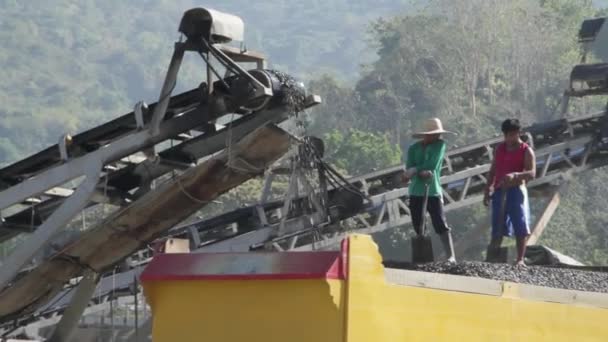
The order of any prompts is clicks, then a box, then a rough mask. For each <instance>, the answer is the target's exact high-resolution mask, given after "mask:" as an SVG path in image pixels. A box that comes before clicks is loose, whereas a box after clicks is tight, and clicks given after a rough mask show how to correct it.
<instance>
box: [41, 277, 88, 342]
mask: <svg viewBox="0 0 608 342" xmlns="http://www.w3.org/2000/svg"><path fill="white" fill-rule="evenodd" d="M98 281H99V274H98V273H96V272H94V271H92V270H88V271H86V272H85V274H84V275H83V277H82V279H81V280H80V283H79V284H78V288H77V289H76V293H75V294H74V297H72V300H71V301H70V305H69V306H68V308H67V309H66V310H65V311H64V312H63V316H62V317H61V320H60V321H59V323H58V324H57V326H56V327H55V331H53V335H52V336H51V338H50V339H49V342H62V341H68V340H69V338H70V336H71V335H72V333H73V332H74V329H75V328H76V327H77V326H78V321H79V320H80V317H81V316H82V314H83V313H84V310H85V309H86V308H87V305H88V304H89V300H90V299H91V297H92V296H93V294H94V293H95V288H96V286H97V282H98Z"/></svg>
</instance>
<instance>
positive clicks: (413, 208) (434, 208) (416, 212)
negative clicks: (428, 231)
mask: <svg viewBox="0 0 608 342" xmlns="http://www.w3.org/2000/svg"><path fill="white" fill-rule="evenodd" d="M423 205H424V197H423V196H410V215H412V224H413V225H414V230H415V231H416V234H418V235H420V233H421V231H422V229H421V228H422V207H423ZM426 210H427V212H428V213H429V215H430V216H431V222H433V228H435V232H436V233H437V234H443V233H445V232H447V231H449V230H450V227H448V222H447V221H446V218H445V212H444V211H443V201H442V198H441V197H439V196H430V197H429V199H428V203H427V206H426Z"/></svg>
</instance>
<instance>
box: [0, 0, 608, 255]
mask: <svg viewBox="0 0 608 342" xmlns="http://www.w3.org/2000/svg"><path fill="white" fill-rule="evenodd" d="M603 5H604V4H603V3H602V2H599V1H592V0H577V1H571V0H511V1H500V0H425V1H423V0H376V1H370V0H326V1H317V0H312V1H304V2H296V1H285V0H268V1H262V2H245V3H244V2H243V1H238V0H226V1H222V2H212V1H194V0H173V1H169V0H139V1H118V0H104V1H101V0H79V1H76V0H52V1H42V0H30V1H18V0H0V18H1V20H0V26H1V28H2V29H1V30H0V37H1V38H0V41H2V42H3V44H2V46H1V47H0V65H1V66H2V68H0V77H1V78H2V80H3V82H2V84H0V101H1V103H2V107H1V108H0V117H1V118H2V119H1V120H0V163H2V164H6V163H9V162H12V161H15V160H17V159H19V158H22V157H24V156H25V155H27V154H29V153H32V152H35V151H37V150H39V149H41V148H43V147H45V146H47V145H48V144H51V143H54V142H55V141H56V140H57V139H58V138H59V136H60V135H61V134H63V133H65V132H69V133H74V132H77V131H80V130H82V129H85V128H89V127H93V126H94V125H96V124H98V123H100V122H103V121H105V120H108V119H109V118H112V117H116V116H118V115H121V114H123V113H125V112H128V111H130V108H131V107H132V106H133V104H134V103H135V102H137V101H139V100H142V99H143V100H146V101H148V102H151V101H154V99H155V97H156V96H157V95H158V91H159V88H160V85H161V82H162V77H163V76H164V72H165V68H166V66H167V64H168V61H169V58H170V54H171V48H172V42H173V41H175V40H176V39H177V38H178V34H177V30H176V29H177V25H178V22H179V18H180V17H181V14H182V12H183V11H184V10H186V9H188V8H191V7H194V6H208V7H211V8H215V9H218V10H223V11H226V12H229V13H234V14H237V15H239V16H241V17H242V18H243V19H244V21H245V24H246V45H247V47H248V48H250V49H255V50H259V51H263V52H264V53H266V54H267V55H268V57H269V60H270V61H271V66H272V67H273V68H278V69H282V70H284V71H287V72H290V73H292V74H294V75H296V76H298V77H300V78H303V79H305V80H308V81H309V85H310V87H311V88H312V89H313V90H314V91H315V92H316V93H319V94H321V95H322V96H323V97H324V104H323V105H322V106H319V107H318V108H316V109H315V110H314V111H312V112H311V113H310V115H309V116H308V120H307V125H308V131H309V133H311V134H316V135H319V136H322V137H324V138H325V139H326V141H327V143H328V147H329V149H328V154H329V159H330V161H331V162H333V163H334V164H335V165H337V166H338V167H339V168H340V169H342V170H345V171H346V172H348V173H350V174H357V173H361V172H367V171H369V170H371V169H375V168H376V169H377V168H381V167H385V166H389V165H393V164H396V163H399V162H400V159H401V155H402V151H403V150H404V149H405V148H406V147H407V145H408V144H409V143H410V142H411V138H410V137H411V133H412V131H413V130H414V129H415V127H417V126H418V125H420V123H421V122H422V120H424V119H425V118H427V117H430V116H438V117H441V118H442V120H443V121H444V123H445V125H446V126H447V127H448V128H449V129H450V130H453V131H456V132H457V133H458V135H457V136H455V137H452V138H450V144H451V145H463V144H466V143H470V142H473V141H476V140H479V139H483V138H485V137H488V136H493V135H495V134H496V133H497V132H498V124H499V122H500V121H502V120H503V119H504V118H506V117H518V118H520V119H521V120H522V121H523V122H524V123H527V124H528V123H533V122H538V121H544V120H549V119H554V118H557V114H556V111H555V108H556V106H557V105H558V102H559V97H560V96H561V93H562V91H563V89H564V87H565V82H566V80H567V77H568V75H569V72H570V69H571V68H572V66H573V65H574V64H576V62H577V61H578V58H579V50H578V46H577V44H576V33H577V31H578V28H579V25H580V23H581V21H582V20H583V19H584V18H588V17H594V16H598V15H602V14H604V13H605V11H604V10H602V9H601V6H603ZM201 66H202V64H201V63H200V62H199V61H196V60H195V59H188V60H187V61H186V66H185V69H184V72H182V78H181V79H180V84H179V89H186V88H189V87H193V86H196V85H198V83H199V82H200V81H201V80H202V79H203V77H204V71H203V70H202V69H201V68H200V67H201ZM605 100H606V99H594V100H592V101H588V102H587V103H582V102H575V103H574V104H573V109H572V113H571V115H580V114H582V113H584V112H588V111H589V110H592V109H594V108H601V107H603V106H604V104H605ZM607 180H608V176H607V175H606V173H605V171H604V170H596V171H593V172H590V173H589V174H588V177H585V178H584V179H575V180H573V181H572V182H571V183H570V185H569V187H568V188H567V189H566V190H567V192H564V196H563V199H562V204H561V206H560V208H559V209H558V211H557V214H556V215H555V216H554V218H553V220H552V221H551V224H550V226H549V227H548V229H547V232H546V233H545V235H544V236H543V239H542V240H541V243H544V244H547V245H548V246H550V247H554V248H556V249H558V250H561V251H563V252H565V253H568V254H571V255H572V256H574V257H576V258H578V259H580V260H581V261H584V262H588V263H594V264H608V228H607V227H608V213H607V212H606V210H605V207H606V205H605V203H606V202H605V199H604V198H605V195H604V194H605V193H607V192H608V185H607V184H606V181H607ZM258 183H259V182H258V181H255V182H251V183H248V185H247V186H245V187H244V188H243V189H241V190H239V191H237V192H233V193H231V194H229V195H228V196H226V198H225V199H226V201H225V203H231V204H236V203H243V202H247V201H252V200H253V199H254V198H255V195H256V192H257V190H258V189H259V184H258ZM540 204H541V203H536V204H535V207H537V206H539V205H540ZM224 208H227V206H226V207H221V208H219V207H218V208H215V209H214V212H217V211H219V210H222V209H224ZM483 211H484V209H482V208H471V209H467V210H466V212H463V213H459V215H458V217H454V218H453V219H452V224H453V225H454V229H455V232H456V235H461V234H462V233H464V232H465V231H466V230H467V229H468V228H469V227H472V226H474V225H475V224H476V223H477V221H479V220H480V219H483V218H484V214H483ZM401 233H402V231H401V232H399V231H397V232H392V233H391V234H390V235H386V234H385V235H386V236H383V241H385V240H386V241H388V242H387V245H386V246H384V248H385V250H387V252H390V251H391V248H390V247H391V246H392V247H393V250H392V251H393V252H394V251H398V250H399V246H400V244H401V243H402V241H403V240H402V239H401V238H402V236H403V234H401ZM384 238H386V239H385V240H384ZM389 243H390V244H391V245H390V246H389V245H388V244H389Z"/></svg>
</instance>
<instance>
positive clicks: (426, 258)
mask: <svg viewBox="0 0 608 342" xmlns="http://www.w3.org/2000/svg"><path fill="white" fill-rule="evenodd" d="M428 202H429V184H428V183H427V184H425V185H424V201H423V203H422V222H421V224H420V229H419V230H418V231H419V232H420V234H417V235H416V236H415V237H414V238H413V239H412V261H413V262H415V263H425V262H433V261H434V260H435V258H434V256H433V243H432V242H431V237H430V236H428V235H427V234H426V208H427V204H428Z"/></svg>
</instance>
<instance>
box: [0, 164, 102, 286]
mask: <svg viewBox="0 0 608 342" xmlns="http://www.w3.org/2000/svg"><path fill="white" fill-rule="evenodd" d="M102 166H103V165H102V163H101V161H97V163H91V164H88V165H87V166H86V173H85V177H86V178H85V180H84V181H83V182H82V184H80V186H79V187H78V189H76V191H75V192H74V194H72V196H70V197H69V198H68V199H67V200H66V201H65V202H63V204H61V206H60V207H59V208H57V210H55V212H54V213H53V214H52V215H51V216H50V217H49V218H48V219H47V220H46V221H44V223H43V224H42V225H40V227H38V229H36V231H35V232H34V233H32V234H31V235H30V236H29V237H28V239H27V240H25V241H24V242H23V243H22V244H21V245H20V246H19V247H17V249H16V250H15V251H14V252H13V253H12V254H11V255H10V256H9V257H8V258H7V259H6V260H5V262H4V264H3V266H2V268H0V289H2V288H4V287H5V286H6V285H7V284H8V283H9V282H10V281H11V280H13V279H14V278H15V276H16V275H17V273H19V270H21V268H22V267H23V266H25V265H26V264H27V263H28V262H29V261H30V260H32V258H33V257H34V255H35V254H36V253H38V251H39V250H40V249H41V248H42V247H44V246H45V245H46V243H47V242H48V241H49V240H50V239H51V238H52V237H53V236H54V235H55V234H56V233H58V232H59V231H60V230H61V229H63V228H65V227H66V226H67V224H68V223H69V222H70V221H71V220H72V218H74V217H75V216H76V215H78V214H79V213H80V211H81V210H82V209H83V208H84V207H85V206H86V205H87V203H88V202H89V199H90V198H91V196H93V194H94V193H95V188H96V187H97V183H98V182H99V176H100V172H101V168H102Z"/></svg>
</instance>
